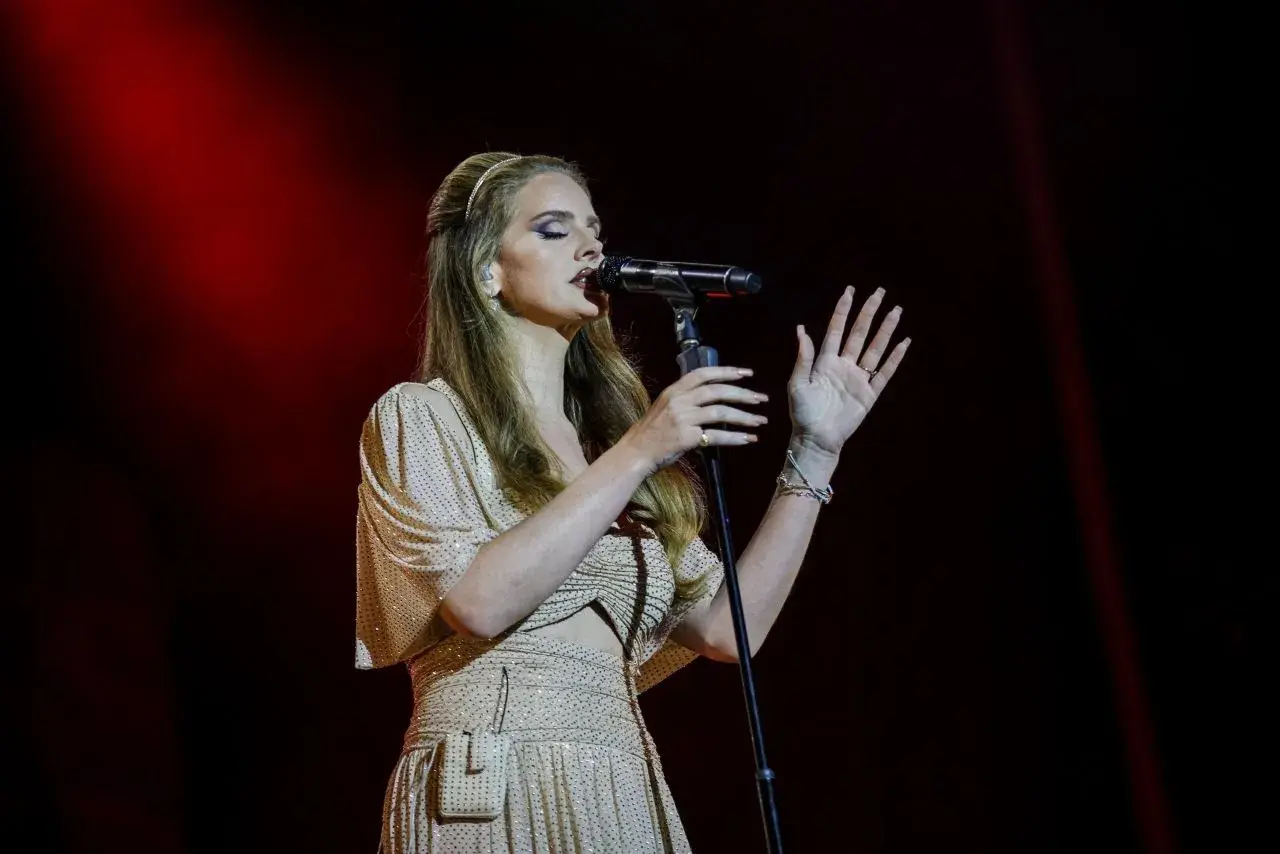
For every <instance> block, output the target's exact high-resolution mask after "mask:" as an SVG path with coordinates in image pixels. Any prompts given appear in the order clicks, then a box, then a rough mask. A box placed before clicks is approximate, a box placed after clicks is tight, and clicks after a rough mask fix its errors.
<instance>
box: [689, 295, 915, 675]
mask: <svg viewBox="0 0 1280 854" xmlns="http://www.w3.org/2000/svg"><path fill="white" fill-rule="evenodd" d="M883 296H884V292H883V290H877V291H876V292H875V293H874V294H872V295H871V297H870V298H868V299H867V301H866V303H864V304H863V307H862V310H861V311H860V312H859V314H858V317H857V319H856V320H855V321H854V324H853V329H852V331H851V332H850V334H849V340H848V342H847V343H845V345H844V347H843V349H841V345H840V342H841V341H842V340H843V339H844V331H845V325H846V323H847V321H848V317H849V311H850V308H851V307H852V305H853V289H852V288H846V289H845V293H844V294H843V295H842V296H841V297H840V301H839V302H838V303H837V304H836V309H835V312H834V313H833V314H832V316H831V322H830V323H829V324H828V326H827V334H826V337H825V338H824V339H823V343H822V352H821V353H820V354H819V355H818V358H817V361H816V362H815V361H814V356H813V352H814V348H813V342H812V341H810V340H809V336H808V335H806V334H805V332H804V327H803V326H801V327H798V328H797V330H796V335H797V338H798V339H799V354H798V355H797V357H796V366H795V369H794V370H793V371H792V374H791V379H790V382H789V383H788V392H789V394H790V405H791V420H792V425H793V430H792V439H791V451H792V453H794V454H795V457H796V463H797V465H798V466H799V467H800V469H801V470H802V471H803V472H804V474H805V477H807V478H808V479H809V482H810V483H812V484H813V485H814V486H817V487H821V486H825V485H826V484H828V483H830V482H831V475H832V473H833V472H834V471H835V468H836V463H837V462H839V459H840V451H841V449H842V448H843V447H844V443H845V442H846V441H847V440H848V439H849V437H850V436H851V435H852V434H853V432H854V431H855V430H856V429H857V428H858V426H859V425H860V424H861V423H862V421H863V419H864V418H866V415H867V413H868V412H869V411H870V409H871V407H872V405H873V404H874V403H875V402H876V400H877V399H878V397H879V395H880V392H881V391H882V390H883V389H884V387H885V385H886V384H887V383H888V382H889V380H890V378H892V377H893V374H894V371H896V370H897V367H898V364H899V363H900V362H901V361H902V357H903V356H904V355H905V354H906V351H907V346H908V344H909V343H910V341H911V339H910V338H908V339H905V340H903V341H902V342H901V343H899V344H898V345H897V346H896V347H895V348H894V349H893V352H892V353H890V354H889V358H888V359H886V360H885V363H884V366H883V367H881V368H880V369H879V370H878V371H877V370H876V368H877V366H879V365H880V358H881V355H882V354H883V353H884V351H885V349H886V348H887V347H888V344H889V339H890V337H891V336H892V335H893V331H894V329H895V328H896V327H897V325H898V318H899V317H900V316H901V309H898V308H895V309H894V310H893V311H891V312H889V314H888V316H887V317H885V319H884V321H883V322H882V323H881V324H880V328H879V329H878V330H877V331H876V335H875V337H874V338H873V339H872V340H871V343H870V344H869V345H868V346H867V350H866V352H865V353H863V352H862V347H863V343H864V342H865V341H866V338H867V333H868V332H869V331H870V328H871V321H872V318H873V317H874V316H875V312H876V309H877V308H878V307H879V306H880V302H881V300H882V299H883ZM860 353H861V354H862V355H861V359H859V354H860ZM790 479H792V480H793V481H794V480H796V478H795V475H794V474H792V475H790ZM821 506H822V505H821V504H820V503H819V502H818V501H817V500H816V499H814V498H811V497H808V496H801V495H778V494H775V495H774V498H773V502H772V503H771V504H770V505H769V509H768V511H767V512H766V513H765V516H764V519H763V520H762V521H761V523H760V527H759V528H758V529H757V530H756V534H755V536H754V537H752V538H751V542H750V543H748V545H747V548H746V550H745V551H744V552H743V553H742V559H741V560H740V561H739V562H738V584H739V587H740V588H741V591H742V613H743V617H744V618H745V620H746V628H747V640H748V643H749V647H750V650H751V654H752V655H755V653H756V652H757V651H758V650H759V649H760V645H761V644H762V643H764V639H765V637H766V636H767V635H768V634H769V629H771V628H772V627H773V623H774V621H775V620H776V619H777V618H778V614H779V613H780V612H781V611H782V605H783V603H784V602H785V601H786V599H787V595H788V594H789V593H790V592H791V586H792V584H794V583H795V579H796V575H797V574H798V573H799V571H800V564H801V563H802V562H803V560H804V555H805V552H806V551H807V550H808V548H809V540H810V538H811V537H812V535H813V526H814V523H815V522H816V521H817V518H818V509H819V508H820V507H821ZM672 637H673V638H675V640H676V641H677V642H678V643H680V644H682V645H684V646H687V647H689V648H690V649H692V650H694V651H695V652H699V653H701V654H702V655H705V656H707V657H708V658H713V659H715V660H717V661H737V660H738V653H737V643H736V642H735V640H734V634H733V615H732V613H731V612H730V607H729V595H728V591H727V590H726V589H725V588H724V587H723V585H722V586H721V589H720V590H719V592H717V593H716V595H715V597H714V598H713V599H712V600H711V601H710V602H709V603H708V604H707V605H706V606H705V607H703V608H701V609H695V610H694V611H691V612H690V613H689V614H688V615H687V616H686V617H685V619H684V620H683V621H682V623H681V625H680V627H679V628H677V629H676V631H674V632H672Z"/></svg>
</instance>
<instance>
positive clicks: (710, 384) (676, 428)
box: [619, 366, 769, 471]
mask: <svg viewBox="0 0 1280 854" xmlns="http://www.w3.org/2000/svg"><path fill="white" fill-rule="evenodd" d="M751 373H752V371H751V370H750V369H748V368H730V367H722V366H716V367H710V368H697V369H696V370H692V371H690V372H689V373H687V374H685V375H684V376H683V377H681V378H680V379H678V380H676V381H675V382H673V383H672V384H671V385H669V386H667V387H666V388H665V389H663V390H662V394H660V395H658V397H657V399H656V400H655V401H654V402H653V405H652V406H650V407H649V410H648V411H647V412H645V414H644V416H643V417H642V418H641V419H640V420H639V421H637V422H636V423H635V424H633V425H632V426H631V429H630V430H628V431H627V432H626V434H625V435H624V436H623V437H622V442H626V443H627V444H629V445H630V446H631V447H632V448H634V449H635V450H636V451H637V452H638V453H639V454H640V455H641V456H642V458H643V459H644V460H645V461H646V462H647V463H648V464H649V465H650V471H658V470H659V469H662V468H665V467H666V466H669V465H671V464H672V463H674V462H675V461H676V460H678V459H679V458H680V456H681V455H682V454H683V453H685V452H686V451H689V450H692V449H693V448H697V447H699V446H700V444H701V441H702V436H703V434H704V433H705V434H706V436H707V444H708V445H746V444H749V443H751V442H754V441H756V436H755V434H754V433H748V432H738V431H735V430H718V429H717V430H710V429H706V425H708V424H726V425H738V426H742V427H759V426H760V425H762V424H766V423H768V421H769V419H768V418H765V417H764V416H763V415H756V414H754V413H751V412H744V411H743V410H741V409H738V408H737V407H736V406H730V405H729V404H744V403H745V404H756V403H764V402H765V401H766V400H768V399H769V397H768V395H764V394H761V393H759V392H756V391H752V390H751V389H746V388H742V387H740V386H736V385H730V384H729V383H733V382H737V381H738V380H741V379H742V378H743V377H749V376H751ZM619 444H621V442H620V443H619Z"/></svg>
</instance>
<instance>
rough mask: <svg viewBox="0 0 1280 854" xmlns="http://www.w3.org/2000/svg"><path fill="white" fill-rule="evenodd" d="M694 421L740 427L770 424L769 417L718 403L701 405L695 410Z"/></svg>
mask: <svg viewBox="0 0 1280 854" xmlns="http://www.w3.org/2000/svg"><path fill="white" fill-rule="evenodd" d="M693 423H694V424H697V425H698V426H702V425H704V424H737V425H738V426H740V427H759V426H761V425H763V424H768V423H769V419H768V418H766V417H765V416H763V415H760V414H757V413H755V412H745V411H743V410H741V409H738V408H736V407H733V406H724V405H722V404H716V405H715V406H700V407H698V408H697V409H695V410H694V411H693Z"/></svg>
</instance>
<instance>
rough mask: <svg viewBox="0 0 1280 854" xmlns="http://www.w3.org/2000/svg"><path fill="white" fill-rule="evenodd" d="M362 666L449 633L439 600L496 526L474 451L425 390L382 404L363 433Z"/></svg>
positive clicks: (404, 654) (359, 529) (390, 660)
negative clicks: (483, 498) (480, 490)
mask: <svg viewBox="0 0 1280 854" xmlns="http://www.w3.org/2000/svg"><path fill="white" fill-rule="evenodd" d="M360 468H361V481H360V489H359V508H358V513H357V516H356V662H355V663H356V667H358V668H360V669H364V670H367V669H371V668H375V667H384V666H386V665H388V664H394V663H396V662H398V661H403V660H405V659H406V658H409V657H411V656H412V655H414V654H416V653H417V652H419V651H420V650H422V649H423V648H425V647H426V646H428V645H429V644H430V643H432V642H433V641H435V640H438V639H439V637H442V636H443V635H444V634H447V633H448V629H447V627H444V626H443V621H440V620H436V619H435V618H436V612H437V610H438V608H439V606H440V601H441V600H442V599H443V598H444V596H445V594H447V593H448V592H449V588H450V587H452V586H453V584H454V583H455V582H456V581H457V580H458V578H459V577H461V575H462V573H463V572H465V571H466V569H467V567H468V566H469V565H470V563H471V561H472V559H473V558H474V557H475V555H476V552H477V551H479V549H480V547H481V546H482V545H484V543H486V542H488V541H489V540H490V539H492V538H493V537H494V536H496V532H495V531H494V530H493V529H492V527H491V526H490V525H489V524H488V519H487V517H486V514H485V512H484V510H483V508H482V506H481V503H480V500H479V497H478V495H477V491H476V476H475V471H474V468H473V467H472V466H471V465H470V458H469V451H468V449H467V447H466V446H464V445H463V444H462V443H461V442H460V441H459V440H458V439H457V438H456V436H454V435H453V434H452V433H451V432H450V431H449V429H448V428H447V427H446V426H445V425H444V423H443V422H442V421H441V420H440V418H439V417H438V416H437V414H436V413H435V411H434V410H433V409H432V408H431V405H430V404H429V403H428V401H427V400H426V399H425V397H422V396H420V395H418V394H415V393H411V392H407V391H402V390H401V387H400V386H397V387H396V388H395V389H392V390H391V391H389V392H387V393H386V394H385V395H383V396H382V398H380V399H379V400H378V402H377V403H375V404H374V406H373V409H372V410H371V411H370V413H369V417H368V418H367V419H366V421H365V423H364V429H363V431H362V433H361V437H360Z"/></svg>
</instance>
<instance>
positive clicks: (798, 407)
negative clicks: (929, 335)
mask: <svg viewBox="0 0 1280 854" xmlns="http://www.w3.org/2000/svg"><path fill="white" fill-rule="evenodd" d="M883 300H884V288H880V289H878V290H877V291H876V292H875V293H873V294H872V295H871V296H870V297H868V298H867V301H866V302H865V303H863V304H862V310H861V311H860V312H858V317H857V319H855V320H854V321H853V331H852V332H850V333H849V340H848V341H845V343H844V347H843V348H841V346H840V342H841V341H842V340H843V339H844V328H845V324H846V323H847V322H848V320H849V312H850V311H851V310H852V308H853V288H845V290H844V294H843V295H842V296H841V297H840V301H839V302H837V303H836V310H835V312H834V313H833V314H832V315H831V322H830V323H829V324H828V325H827V335H826V337H825V338H824V339H823V340H822V350H821V351H820V352H819V353H818V358H817V360H816V361H815V360H814V358H813V342H812V341H811V340H810V339H809V336H808V335H807V334H806V333H805V331H804V327H803V326H798V327H796V337H797V338H799V339H800V352H799V355H798V356H797V357H796V367H795V370H794V371H792V373H791V380H790V381H789V382H788V383H787V391H788V393H789V396H790V406H791V431H792V436H793V440H798V441H799V442H800V443H801V445H802V446H803V447H808V448H810V449H812V450H814V451H818V452H821V453H825V454H830V455H832V456H839V454H840V449H841V448H843V447H844V443H845V441H846V440H847V439H848V438H849V437H850V436H852V435H853V431H854V430H857V429H858V425H859V424H861V423H862V419H864V418H866V417H867V413H868V412H870V411H871V407H872V406H874V405H875V402H876V400H877V399H878V398H879V396H880V392H882V391H884V387H885V386H886V385H888V384H889V380H891V379H893V373H894V371H896V370H897V369H898V365H899V364H900V363H901V362H902V357H903V356H904V355H905V354H906V352H907V346H908V345H909V344H910V343H911V339H910V338H905V339H903V340H902V341H901V342H900V343H899V344H898V346H896V347H894V348H893V352H892V353H890V354H889V358H888V359H886V360H885V362H884V366H883V367H880V359H881V358H882V357H883V356H884V352H885V349H886V348H887V347H888V346H889V339H890V337H891V336H892V335H893V330H894V329H896V328H897V326H898V320H899V319H900V318H901V317H902V308H901V307H900V306H895V307H894V308H893V310H892V311H890V312H889V314H888V315H887V316H886V317H885V319H884V320H883V321H882V322H881V323H880V328H879V329H878V330H876V334H875V337H874V338H872V339H871V343H870V344H868V345H867V349H866V352H863V350H862V346H863V344H864V343H865V342H866V340H867V333H868V332H870V331H871V321H872V320H873V319H874V317H875V313H876V310H877V309H878V308H879V307H880V303H881V302H882V301H883ZM859 354H861V355H859ZM877 369H878V370H877Z"/></svg>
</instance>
